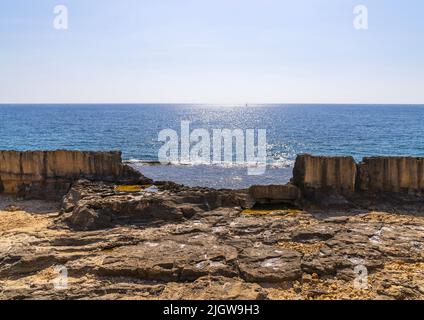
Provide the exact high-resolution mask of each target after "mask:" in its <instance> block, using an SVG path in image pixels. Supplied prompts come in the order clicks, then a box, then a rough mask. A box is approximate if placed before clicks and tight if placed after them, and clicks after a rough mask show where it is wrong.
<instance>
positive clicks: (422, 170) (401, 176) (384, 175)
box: [357, 157, 424, 194]
mask: <svg viewBox="0 0 424 320" xmlns="http://www.w3.org/2000/svg"><path fill="white" fill-rule="evenodd" d="M357 189H358V191H363V192H371V193H379V192H389V193H390V192H393V193H413V194H416V193H421V192H422V191H424V158H413V157H371V158H364V159H363V160H362V162H361V163H360V164H358V178H357Z"/></svg>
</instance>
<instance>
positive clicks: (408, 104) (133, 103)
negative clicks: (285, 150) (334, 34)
mask: <svg viewBox="0 0 424 320" xmlns="http://www.w3.org/2000/svg"><path fill="white" fill-rule="evenodd" d="M4 105H16V106H19V105H210V106H218V105H221V106H247V107H249V106H265V105H352V106H354V105H356V106H360V105H364V106H385V105H389V106H390V105H394V106H396V105H398V106H399V105H403V106H424V102H423V103H405V102H402V103H396V102H390V103H384V102H383V103H381V102H379V103H368V102H361V103H355V102H329V103H327V102H261V103H208V102H0V106H4Z"/></svg>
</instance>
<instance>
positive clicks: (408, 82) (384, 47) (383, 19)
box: [0, 0, 424, 103]
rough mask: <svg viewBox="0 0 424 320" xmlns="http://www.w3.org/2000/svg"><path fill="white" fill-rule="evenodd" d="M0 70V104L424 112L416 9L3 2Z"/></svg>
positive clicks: (408, 2)
mask: <svg viewBox="0 0 424 320" xmlns="http://www.w3.org/2000/svg"><path fill="white" fill-rule="evenodd" d="M58 4H64V5H66V6H67V7H68V9H69V29H68V30H67V31H58V30H55V29H54V28H53V19H54V13H53V8H54V6H55V5H58ZM358 4H364V5H366V6H367V7H368V9H369V30H366V31H358V30H355V29H354V28H353V19H354V14H353V7H354V6H355V5H358ZM0 72H1V77H0V102H2V103H14V102H17V103H32V102H34V103H48V102H65V103H66V102H69V103H83V102H111V103H115V102H147V103H150V102H181V103H184V102H205V103H246V102H249V103H302V102H305V103H342V102H343V103H424V1H422V0H405V1H400V0H384V1H383V0H363V1H359V0H358V1H351V0H292V1H288V0H119V1H118V0H57V1H53V0H36V1H34V0H1V1H0Z"/></svg>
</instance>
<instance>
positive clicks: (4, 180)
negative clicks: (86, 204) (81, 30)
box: [0, 150, 137, 198]
mask: <svg viewBox="0 0 424 320" xmlns="http://www.w3.org/2000/svg"><path fill="white" fill-rule="evenodd" d="M125 176H126V177H129V176H133V177H136V176H137V173H135V172H132V171H131V170H130V169H129V168H128V167H126V166H125V165H123V164H122V160H121V153H120V152H85V151H66V150H58V151H0V192H2V193H7V194H17V195H21V196H30V197H34V198H55V197H57V196H58V195H63V194H65V193H66V192H67V190H69V187H70V185H71V183H72V182H73V181H75V180H77V179H90V180H105V181H113V180H116V179H119V178H121V177H125Z"/></svg>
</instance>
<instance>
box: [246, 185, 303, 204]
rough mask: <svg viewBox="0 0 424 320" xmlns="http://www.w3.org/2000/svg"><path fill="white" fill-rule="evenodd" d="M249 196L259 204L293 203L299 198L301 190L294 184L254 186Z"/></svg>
mask: <svg viewBox="0 0 424 320" xmlns="http://www.w3.org/2000/svg"><path fill="white" fill-rule="evenodd" d="M249 195H250V197H251V198H252V199H253V200H254V201H255V203H259V204H273V203H293V202H295V201H296V200H297V199H298V198H299V189H298V188H297V187H296V186H294V185H292V184H287V185H269V186H252V187H250V188H249Z"/></svg>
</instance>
